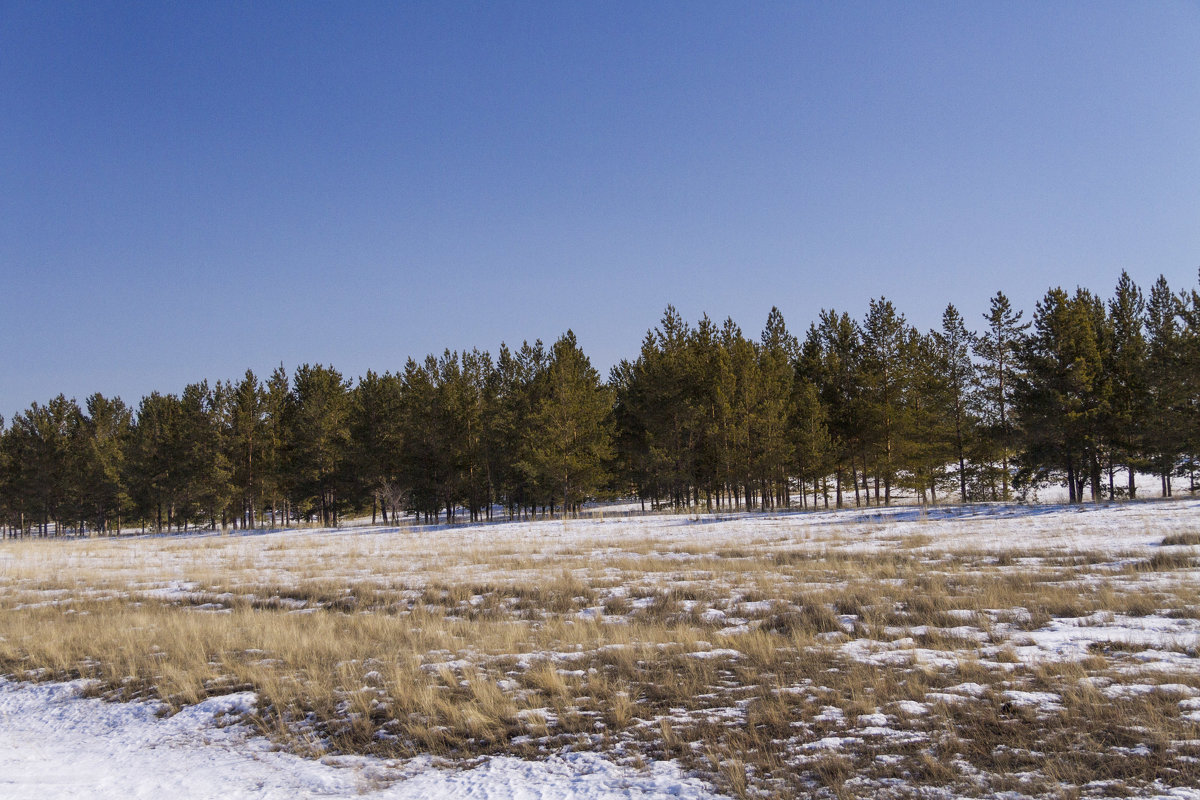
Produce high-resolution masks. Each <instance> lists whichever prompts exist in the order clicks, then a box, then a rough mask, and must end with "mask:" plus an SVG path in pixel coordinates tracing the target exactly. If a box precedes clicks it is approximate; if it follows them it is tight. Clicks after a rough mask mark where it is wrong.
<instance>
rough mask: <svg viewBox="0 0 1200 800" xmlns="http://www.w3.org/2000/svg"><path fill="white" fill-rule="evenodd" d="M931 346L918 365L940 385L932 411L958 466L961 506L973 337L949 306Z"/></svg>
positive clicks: (970, 429) (970, 419) (971, 427)
mask: <svg viewBox="0 0 1200 800" xmlns="http://www.w3.org/2000/svg"><path fill="white" fill-rule="evenodd" d="M932 345H933V347H932V351H933V352H932V353H931V356H932V357H931V358H930V359H922V361H923V362H924V363H926V364H928V365H932V366H933V368H934V370H935V371H936V372H937V373H940V377H941V378H942V379H943V381H944V393H942V394H941V400H942V402H941V403H937V404H935V406H934V407H935V408H937V413H938V414H939V416H941V417H942V418H943V419H944V420H945V421H946V423H947V426H946V427H947V432H948V434H949V436H950V445H951V451H952V453H953V457H954V459H955V460H956V461H957V462H958V491H959V498H960V499H961V500H962V502H964V503H965V502H967V499H968V498H967V450H968V447H969V445H970V442H971V440H972V438H973V437H974V435H975V427H976V420H975V418H974V415H973V414H972V413H971V406H972V397H971V394H972V389H973V387H974V386H975V383H976V375H975V363H974V362H973V361H972V360H971V349H972V347H973V346H976V337H975V334H973V333H972V332H970V331H968V330H967V327H966V324H965V323H964V322H963V318H962V315H961V314H959V313H958V309H956V308H955V307H954V306H953V305H947V306H946V310H945V311H944V312H942V329H941V330H940V331H938V332H936V333H934V334H933V337H932Z"/></svg>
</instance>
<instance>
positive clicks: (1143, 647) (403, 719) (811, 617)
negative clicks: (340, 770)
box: [0, 500, 1200, 797]
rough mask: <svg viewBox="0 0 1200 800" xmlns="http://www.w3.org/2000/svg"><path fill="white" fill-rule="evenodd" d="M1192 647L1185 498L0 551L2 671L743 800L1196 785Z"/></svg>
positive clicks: (1198, 508)
mask: <svg viewBox="0 0 1200 800" xmlns="http://www.w3.org/2000/svg"><path fill="white" fill-rule="evenodd" d="M1198 657H1200V502H1196V501H1191V500H1183V501H1174V502H1148V503H1131V504H1126V505H1113V506H1084V507H1080V508H1074V509H1071V508H1062V507H1036V506H1029V507H1024V506H972V507H965V508H946V509H940V510H921V509H915V508H903V509H895V510H888V509H863V510H858V511H853V510H851V511H844V512H836V513H835V512H828V513H810V514H782V515H769V516H767V515H734V516H728V517H726V516H722V517H717V516H698V517H696V516H693V517H683V516H680V517H647V518H633V519H621V520H605V519H592V520H586V521H584V520H580V521H565V522H560V521H549V522H536V523H507V524H496V525H481V526H471V527H456V528H450V529H442V530H436V531H419V530H405V529H394V528H392V529H354V530H339V531H305V532H283V533H271V534H260V535H245V536H220V535H209V536H186V537H161V538H153V537H138V538H125V539H120V540H103V539H93V540H83V541H74V542H42V541H20V542H4V543H3V545H2V546H0V673H4V674H8V675H10V676H12V677H15V678H20V679H34V680H55V679H79V678H81V679H86V680H87V681H89V682H88V683H87V684H86V686H87V687H88V692H89V693H91V694H94V695H97V696H103V697H107V698H111V699H121V700H132V699H148V698H157V699H161V700H162V701H163V702H165V703H166V704H167V706H168V707H169V708H171V709H180V708H184V707H188V706H192V705H194V704H196V703H198V702H200V701H202V700H204V699H205V698H207V697H211V696H214V695H225V694H233V693H246V692H252V693H253V694H252V695H247V694H239V696H241V697H248V698H250V699H249V701H248V702H247V703H246V704H245V709H244V713H245V719H247V720H248V721H249V723H250V724H251V725H253V726H254V728H255V729H256V730H258V731H260V732H262V733H264V734H266V735H267V736H269V737H271V738H272V739H274V740H275V741H277V742H279V743H281V744H283V745H285V746H286V747H287V748H288V749H291V750H293V751H295V752H299V753H302V754H305V755H311V756H319V755H327V754H362V755H367V756H372V757H378V758H380V759H387V760H396V761H395V762H394V763H401V762H402V760H403V759H408V758H412V757H417V756H422V757H424V756H433V757H435V759H440V760H444V761H448V762H455V763H457V762H468V763H480V762H478V761H477V759H479V758H481V757H486V756H494V755H509V756H520V757H524V758H530V759H536V758H542V757H545V756H546V755H547V754H551V753H554V754H560V755H561V754H563V753H570V752H579V751H598V752H600V753H603V754H604V755H605V757H606V758H608V759H609V760H611V761H614V762H616V763H618V764H623V765H627V766H631V767H635V768H636V767H640V766H642V765H646V764H653V763H655V762H659V761H663V760H675V761H677V762H678V763H679V764H680V765H681V766H682V767H683V768H684V769H685V770H687V771H691V772H693V773H695V774H697V775H699V776H701V777H703V778H705V779H706V780H709V781H711V782H712V784H713V785H714V786H715V787H716V788H717V789H718V790H720V791H721V792H723V793H726V794H729V795H731V796H735V797H738V796H751V797H754V796H767V797H774V796H778V797H790V796H795V795H796V794H798V793H802V792H816V793H817V794H818V795H820V796H828V797H854V796H864V797H865V796H872V797H891V796H896V797H904V796H915V795H917V794H921V795H922V796H933V797H938V796H946V797H950V796H962V795H966V796H974V795H995V794H998V793H1002V792H1012V793H1014V794H1013V795H1012V796H1034V797H1043V796H1044V797H1119V796H1129V795H1139V796H1145V795H1154V794H1158V795H1165V796H1176V797H1192V796H1200V793H1196V792H1193V791H1190V790H1194V789H1195V788H1196V787H1200V660H1198ZM381 763H382V762H381ZM388 763H393V762H391V761H389V762H388Z"/></svg>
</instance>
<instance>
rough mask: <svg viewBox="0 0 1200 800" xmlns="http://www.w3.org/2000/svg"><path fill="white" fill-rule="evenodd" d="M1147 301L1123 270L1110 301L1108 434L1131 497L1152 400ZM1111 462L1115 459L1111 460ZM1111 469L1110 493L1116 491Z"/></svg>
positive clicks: (1134, 488) (1134, 489) (1114, 457)
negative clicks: (1148, 375)
mask: <svg viewBox="0 0 1200 800" xmlns="http://www.w3.org/2000/svg"><path fill="white" fill-rule="evenodd" d="M1145 313H1146V302H1145V300H1144V299H1143V298H1142V291H1141V289H1139V288H1138V287H1137V285H1136V284H1135V283H1134V282H1133V280H1132V279H1130V277H1129V273H1127V272H1124V271H1122V272H1121V278H1120V280H1119V281H1118V282H1117V288H1116V292H1115V294H1114V296H1113V298H1112V300H1110V301H1109V303H1108V325H1109V328H1110V330H1111V332H1112V346H1111V348H1110V349H1109V359H1108V363H1107V364H1106V365H1105V369H1106V371H1107V373H1108V376H1109V380H1110V381H1111V383H1112V402H1111V407H1110V413H1109V414H1108V416H1107V425H1106V438H1107V441H1108V444H1109V447H1110V452H1111V456H1112V460H1115V461H1117V462H1119V463H1121V464H1124V465H1125V469H1126V471H1127V473H1128V479H1129V482H1128V493H1129V497H1130V498H1133V497H1136V496H1137V484H1136V481H1135V480H1134V477H1135V474H1136V469H1137V466H1138V465H1140V463H1141V453H1142V450H1143V449H1144V444H1143V441H1142V440H1143V438H1144V435H1143V428H1144V421H1145V415H1146V411H1147V409H1146V403H1147V400H1148V395H1147V387H1146V356H1147V351H1146V338H1145V336H1144V335H1143V333H1142V328H1143V320H1144V318H1145ZM1110 463H1111V462H1110ZM1112 483H1113V481H1112V470H1111V468H1110V470H1109V493H1110V495H1111V494H1114V493H1115V487H1114V486H1113V485H1112Z"/></svg>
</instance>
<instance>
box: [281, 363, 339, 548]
mask: <svg viewBox="0 0 1200 800" xmlns="http://www.w3.org/2000/svg"><path fill="white" fill-rule="evenodd" d="M349 393H350V382H349V381H347V380H345V379H343V378H342V375H341V373H340V372H338V371H337V370H336V369H334V368H333V367H325V366H322V365H320V364H317V365H315V366H310V365H308V364H305V365H303V366H302V367H300V368H299V369H297V370H296V374H295V375H294V376H293V378H292V393H291V396H290V398H289V400H288V404H287V406H286V408H285V417H286V420H287V445H286V448H287V449H286V457H285V464H286V474H287V483H288V486H289V488H290V489H291V493H292V494H293V496H294V497H295V498H296V499H297V500H298V501H301V502H302V503H304V504H305V505H306V506H307V507H308V508H309V509H310V511H311V513H315V514H316V515H317V516H318V517H319V518H320V520H321V523H322V524H323V525H325V526H327V527H328V526H334V525H336V524H337V519H338V516H339V514H340V512H341V510H342V508H343V505H344V498H343V497H342V494H343V491H344V490H345V489H346V488H347V487H346V481H345V476H344V472H343V467H344V465H345V463H346V458H347V456H348V451H349V444H350V419H349V417H350V394H349Z"/></svg>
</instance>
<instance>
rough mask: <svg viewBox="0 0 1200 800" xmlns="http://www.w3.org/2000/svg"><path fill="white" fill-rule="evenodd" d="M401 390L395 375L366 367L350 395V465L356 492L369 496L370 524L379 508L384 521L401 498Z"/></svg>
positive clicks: (385, 521) (399, 380) (398, 379)
mask: <svg viewBox="0 0 1200 800" xmlns="http://www.w3.org/2000/svg"><path fill="white" fill-rule="evenodd" d="M402 389H403V383H402V381H401V379H400V377H399V376H398V375H392V374H391V373H390V372H389V373H384V374H383V375H379V374H377V373H375V372H373V371H371V370H367V374H366V375H364V376H363V377H362V378H360V379H359V381H358V385H357V386H356V387H355V388H354V391H353V393H352V395H351V398H350V419H349V427H350V450H351V452H350V467H351V471H352V474H353V477H354V482H355V484H356V485H357V487H358V490H359V492H360V493H366V494H367V495H368V496H370V498H371V523H372V524H374V523H375V519H376V514H377V513H378V511H379V509H380V507H382V510H383V521H384V523H387V522H388V510H389V507H390V508H391V510H392V511H393V512H395V511H396V505H397V502H396V501H398V500H400V499H401V495H400V492H399V490H398V482H399V480H400V468H401V466H400V454H401V450H402V448H403V436H402V431H401V427H400V405H401V393H402Z"/></svg>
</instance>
